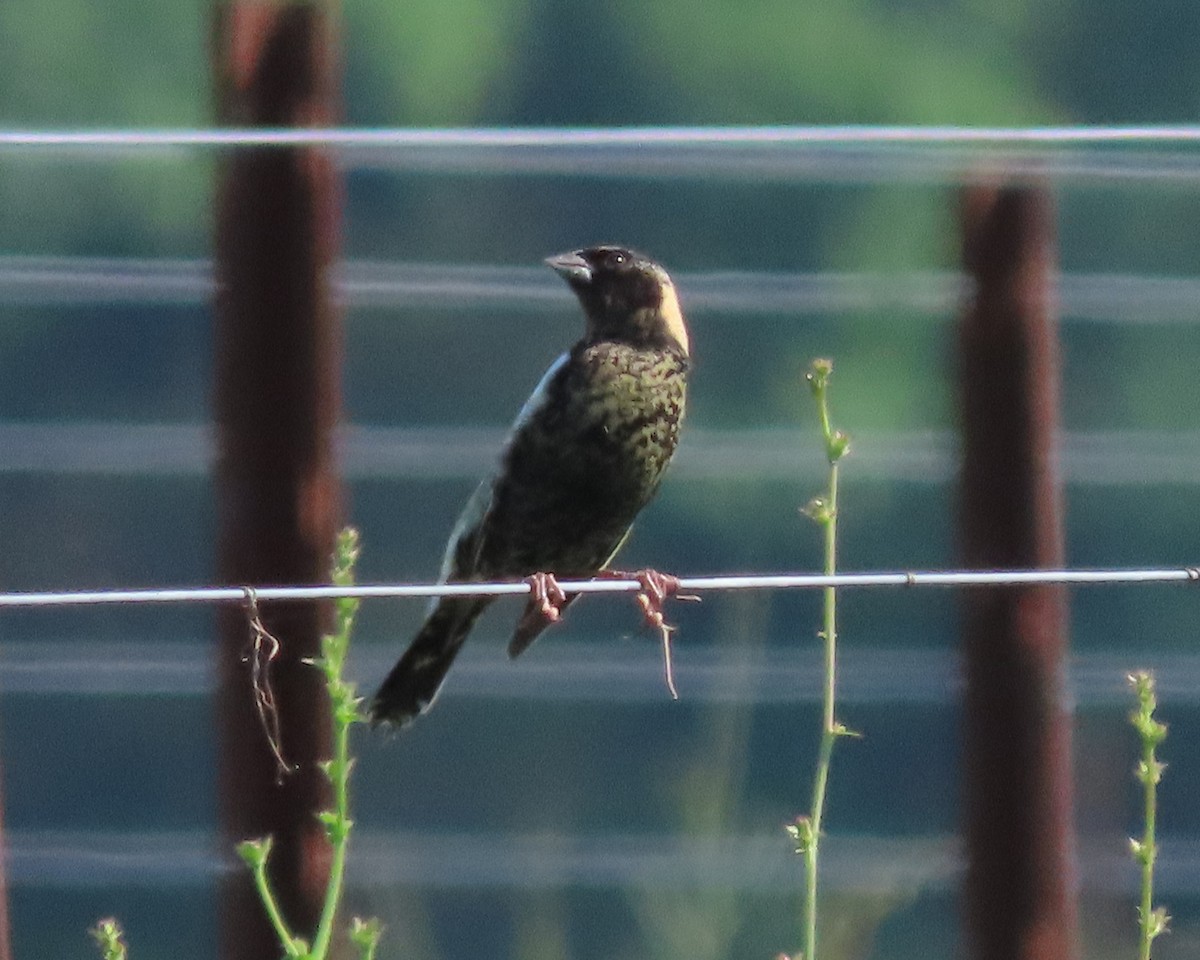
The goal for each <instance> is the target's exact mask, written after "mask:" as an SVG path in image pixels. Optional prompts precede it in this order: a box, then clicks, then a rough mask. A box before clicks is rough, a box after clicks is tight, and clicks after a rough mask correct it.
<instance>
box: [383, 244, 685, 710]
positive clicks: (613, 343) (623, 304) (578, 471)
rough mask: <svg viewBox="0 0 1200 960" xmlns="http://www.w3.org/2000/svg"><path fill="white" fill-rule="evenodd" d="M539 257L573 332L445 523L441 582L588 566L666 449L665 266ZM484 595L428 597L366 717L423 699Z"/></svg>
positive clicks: (669, 294)
mask: <svg viewBox="0 0 1200 960" xmlns="http://www.w3.org/2000/svg"><path fill="white" fill-rule="evenodd" d="M546 263H547V264H548V265H549V266H550V267H552V268H553V269H554V270H555V271H556V272H557V273H558V274H559V275H560V276H562V278H563V279H564V280H566V282H567V284H568V285H569V286H570V288H571V289H572V290H573V291H574V292H575V295H576V297H578V298H579V302H580V304H581V305H582V306H583V312H584V315H585V319H586V328H585V332H584V336H583V339H582V340H580V341H579V342H578V343H576V344H575V345H574V346H573V347H572V348H571V349H570V350H569V351H568V352H567V353H565V354H563V355H562V356H561V357H559V358H558V360H556V361H555V362H554V363H553V364H552V365H551V366H550V369H548V370H547V371H546V373H545V375H544V376H543V377H542V379H541V382H540V383H539V384H538V385H537V387H536V389H535V390H534V391H533V395H532V396H531V397H530V398H529V399H528V400H527V401H526V403H525V406H524V407H522V409H521V412H520V413H519V414H518V415H517V419H516V422H515V423H514V424H513V428H512V432H511V434H510V435H509V438H508V440H507V442H506V444H505V446H504V450H503V453H502V454H501V458H500V467H499V471H498V472H497V473H496V475H495V477H493V478H492V479H490V480H485V481H484V482H483V483H482V484H481V485H480V486H479V488H478V489H477V490H476V491H475V493H474V495H473V496H472V497H471V499H470V500H469V501H468V502H467V505H466V507H465V508H464V510H463V512H462V515H461V516H460V517H459V520H458V523H457V524H456V525H455V528H454V531H453V532H452V533H451V535H450V542H449V544H447V547H446V556H445V559H444V561H443V563H442V570H441V575H440V581H439V582H443V583H457V582H462V581H493V580H514V579H521V578H528V577H534V576H535V575H538V577H540V575H541V574H551V575H554V576H559V577H562V578H564V579H568V578H577V579H578V578H587V577H591V576H594V575H596V574H597V573H599V572H600V571H602V570H604V569H605V568H606V567H607V566H608V564H609V563H610V562H611V561H612V559H613V557H614V555H615V554H616V552H617V551H618V550H619V549H620V547H621V544H622V543H624V542H625V539H626V537H628V535H629V531H630V527H631V525H632V524H633V520H634V518H635V517H636V516H637V514H638V511H639V510H641V509H642V507H644V506H645V505H646V504H647V503H648V502H649V501H650V499H651V498H652V497H653V496H654V493H655V491H656V490H657V489H658V485H659V481H661V480H662V476H663V471H664V470H665V469H666V467H667V464H668V463H669V462H670V460H671V456H672V455H673V454H674V452H675V446H676V444H677V443H678V440H679V429H680V426H681V424H682V422H683V414H684V400H685V396H686V382H687V374H688V364H689V361H688V349H689V344H688V332H687V327H686V326H685V324H684V320H683V314H682V313H681V311H680V308H679V298H678V297H677V295H676V293H675V286H674V284H673V283H672V282H671V278H670V277H669V276H668V275H667V272H666V271H665V270H664V269H663V268H662V267H660V266H659V265H658V264H657V263H655V262H654V261H653V260H651V259H649V258H648V257H645V256H643V255H642V254H639V253H635V252H633V251H632V250H626V249H624V248H622V247H614V246H600V247H589V248H587V249H585V250H578V251H575V252H573V253H564V254H560V255H559V256H555V257H550V258H549V259H547V260H546ZM545 582H546V581H545V579H544V578H543V579H535V583H540V584H541V585H542V591H541V595H540V596H539V595H537V594H538V591H537V590H536V589H535V595H534V596H531V598H530V600H529V603H528V604H527V606H526V611H525V615H524V616H523V617H522V619H521V621H520V623H518V625H517V628H516V631H515V633H514V634H513V637H512V640H511V642H510V643H509V647H508V652H509V656H512V657H515V656H517V655H518V654H519V653H521V651H522V650H524V649H525V648H526V647H528V646H529V645H530V644H531V643H532V642H533V641H534V640H535V639H536V638H537V636H538V634H539V633H541V631H542V630H543V629H545V627H546V626H547V624H548V623H549V622H551V620H553V619H554V618H555V617H556V614H557V610H559V609H561V608H562V607H564V606H566V604H567V603H568V602H569V599H564V598H562V597H561V596H559V597H557V598H556V599H557V603H549V602H548V601H547V597H546V596H545ZM551 583H553V581H552V580H551ZM491 599H492V598H490V597H443V598H441V599H439V600H435V601H434V603H433V604H432V605H431V607H430V610H429V614H428V616H427V617H426V619H425V623H424V624H423V625H422V627H421V629H420V630H419V631H418V632H417V635H416V637H414V638H413V641H412V643H411V644H410V645H409V648H408V650H407V651H405V653H404V656H403V657H401V658H400V661H399V663H397V664H396V666H395V667H394V668H393V669H392V672H391V673H390V674H388V677H387V679H386V680H384V682H383V684H382V686H381V687H380V688H379V692H378V693H376V694H375V699H374V701H373V702H372V704H371V718H372V721H373V723H375V724H381V723H391V724H395V725H397V726H404V725H405V724H408V723H410V722H411V721H412V720H413V719H414V718H415V717H416V716H417V715H418V714H420V713H422V712H423V711H425V710H427V709H428V708H429V706H430V704H432V703H433V700H434V697H435V696H436V695H437V692H438V690H439V688H440V687H441V685H442V681H443V680H444V679H445V677H446V672H447V671H448V670H449V669H450V665H451V664H452V663H453V662H454V657H455V655H456V654H457V653H458V650H459V648H460V647H461V646H462V644H463V641H464V640H465V639H466V637H467V634H468V633H469V632H470V630H471V627H472V626H473V625H474V623H475V621H476V620H477V619H478V618H479V615H480V614H481V613H482V612H483V611H484V609H485V608H486V607H487V606H488V604H489V603H491ZM570 599H574V598H570ZM544 614H548V616H547V615H544Z"/></svg>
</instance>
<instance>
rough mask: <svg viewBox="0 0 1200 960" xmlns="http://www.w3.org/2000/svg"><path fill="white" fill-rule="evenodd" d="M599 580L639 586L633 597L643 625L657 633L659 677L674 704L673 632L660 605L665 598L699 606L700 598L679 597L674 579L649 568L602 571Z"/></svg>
mask: <svg viewBox="0 0 1200 960" xmlns="http://www.w3.org/2000/svg"><path fill="white" fill-rule="evenodd" d="M599 576H601V577H603V578H605V579H609V580H636V581H637V582H638V583H639V584H641V587H642V589H641V590H639V591H638V595H637V602H638V606H639V607H641V609H642V615H643V616H644V617H645V618H646V623H648V624H649V625H650V626H651V627H653V628H654V629H655V630H657V631H658V636H659V639H660V640H661V641H662V651H663V677H664V679H665V680H666V684H667V690H668V691H670V694H671V699H672V700H678V699H679V691H678V690H676V689H675V669H674V666H673V665H672V659H671V634H672V633H674V632H675V628H674V627H673V626H672V625H671V624H669V623H667V619H666V615H665V614H664V613H663V604H664V603H665V602H666V599H667V597H676V598H677V599H679V600H694V601H696V602H699V600H700V598H699V597H697V596H693V595H691V594H682V595H681V594H680V593H679V578H678V577H676V576H674V575H672V574H669V573H661V572H659V571H658V570H651V569H649V568H646V569H644V570H636V571H634V572H632V573H631V572H629V571H624V570H602V571H601V572H600V574H599Z"/></svg>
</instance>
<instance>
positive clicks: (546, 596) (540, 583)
mask: <svg viewBox="0 0 1200 960" xmlns="http://www.w3.org/2000/svg"><path fill="white" fill-rule="evenodd" d="M525 582H526V583H527V584H529V594H530V599H529V607H530V609H529V613H528V615H529V616H539V617H541V618H542V619H543V620H544V621H545V622H546V623H558V621H559V620H561V619H562V608H563V604H565V603H566V602H567V595H566V594H565V593H564V592H563V588H562V587H560V586H559V585H558V581H557V580H556V579H554V574H552V573H535V574H533V575H532V576H528V577H526V578H525Z"/></svg>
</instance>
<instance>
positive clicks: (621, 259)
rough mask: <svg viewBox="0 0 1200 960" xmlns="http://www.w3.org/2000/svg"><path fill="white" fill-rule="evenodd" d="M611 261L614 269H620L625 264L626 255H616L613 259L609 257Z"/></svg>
mask: <svg viewBox="0 0 1200 960" xmlns="http://www.w3.org/2000/svg"><path fill="white" fill-rule="evenodd" d="M609 260H610V261H611V263H612V265H613V266H614V267H619V266H620V265H621V264H623V263H624V262H625V254H623V253H614V254H613V255H612V256H611V257H609Z"/></svg>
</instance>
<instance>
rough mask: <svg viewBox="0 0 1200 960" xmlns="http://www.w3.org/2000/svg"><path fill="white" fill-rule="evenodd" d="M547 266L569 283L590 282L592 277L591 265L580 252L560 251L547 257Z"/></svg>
mask: <svg viewBox="0 0 1200 960" xmlns="http://www.w3.org/2000/svg"><path fill="white" fill-rule="evenodd" d="M545 262H546V266H548V267H550V269H552V270H553V271H554V272H555V273H557V274H558V275H559V276H560V277H562V278H563V279H564V280H566V281H567V283H588V282H589V281H590V280H591V279H592V268H591V265H590V264H589V263H588V262H587V261H586V260H584V259H583V257H582V256H580V255H579V254H578V253H560V254H556V255H555V256H553V257H547V258H546V261H545Z"/></svg>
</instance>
